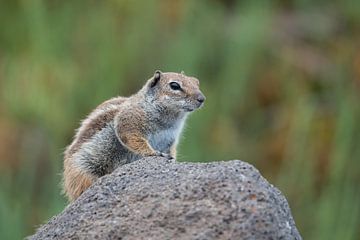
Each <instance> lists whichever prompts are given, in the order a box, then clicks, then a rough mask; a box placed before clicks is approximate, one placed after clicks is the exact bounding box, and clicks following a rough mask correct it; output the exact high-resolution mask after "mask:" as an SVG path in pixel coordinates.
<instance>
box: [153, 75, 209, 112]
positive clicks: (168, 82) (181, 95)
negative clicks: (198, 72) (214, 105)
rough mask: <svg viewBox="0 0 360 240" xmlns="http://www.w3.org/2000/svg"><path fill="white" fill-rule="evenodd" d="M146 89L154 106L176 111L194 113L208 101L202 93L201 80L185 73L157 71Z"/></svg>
mask: <svg viewBox="0 0 360 240" xmlns="http://www.w3.org/2000/svg"><path fill="white" fill-rule="evenodd" d="M146 87H147V90H148V93H150V95H151V99H152V102H153V103H154V104H160V105H161V106H162V107H166V108H167V109H171V110H174V111H179V110H180V111H183V112H192V111H194V110H195V109H198V108H200V107H201V106H202V105H203V104H204V101H205V99H206V98H205V96H204V94H203V93H202V92H201V91H200V88H199V80H198V79H196V78H194V77H189V76H186V75H185V74H184V73H183V72H181V73H173V72H167V73H162V72H161V71H159V70H157V71H156V72H155V74H154V76H153V77H152V78H151V79H149V80H148V83H147V84H146Z"/></svg>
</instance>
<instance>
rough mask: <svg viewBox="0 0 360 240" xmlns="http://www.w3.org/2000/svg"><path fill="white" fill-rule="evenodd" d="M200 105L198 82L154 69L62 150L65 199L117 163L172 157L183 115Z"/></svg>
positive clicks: (112, 101) (102, 109)
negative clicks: (137, 86)
mask: <svg viewBox="0 0 360 240" xmlns="http://www.w3.org/2000/svg"><path fill="white" fill-rule="evenodd" d="M204 101H205V96H204V95H203V94H202V92H201V91H200V89H199V80H198V79H196V78H194V77H189V76H186V75H185V74H184V73H183V72H182V73H171V72H169V73H162V72H161V71H156V72H155V74H154V76H153V77H152V78H150V79H149V80H148V81H147V82H146V84H145V86H144V87H143V88H142V89H141V90H140V91H139V92H137V93H136V94H134V95H132V96H130V97H128V98H125V97H116V98H112V99H110V100H108V101H105V102H104V103H102V104H101V105H99V106H98V107H97V108H96V109H95V110H94V111H93V112H92V113H90V115H89V116H88V117H87V118H86V119H85V120H84V121H83V122H82V124H81V126H80V128H79V129H78V130H77V132H76V135H75V138H74V140H73V142H72V143H71V145H70V146H68V147H67V149H66V151H65V156H64V176H63V184H64V192H65V194H66V195H67V197H68V198H69V200H70V201H73V200H75V199H76V198H77V197H79V196H80V195H81V194H82V193H83V191H85V190H86V189H87V188H88V187H89V186H90V185H91V184H92V183H93V182H94V181H95V180H96V179H97V178H99V177H101V176H103V175H105V174H108V173H111V172H112V171H113V170H114V169H115V168H116V167H118V166H120V165H123V164H126V163H130V162H132V161H135V160H138V159H140V158H141V157H145V156H163V157H166V158H169V159H171V158H175V157H176V145H177V143H178V139H179V135H180V133H181V131H182V128H183V126H184V122H185V120H186V117H187V115H188V114H189V113H190V112H192V111H194V110H195V109H198V108H200V107H201V106H202V105H203V103H204Z"/></svg>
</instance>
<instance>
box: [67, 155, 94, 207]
mask: <svg viewBox="0 0 360 240" xmlns="http://www.w3.org/2000/svg"><path fill="white" fill-rule="evenodd" d="M93 181H94V177H93V176H91V175H90V174H87V173H86V172H84V171H83V170H81V169H79V168H78V167H76V166H74V164H72V163H71V162H70V161H68V160H65V164H64V182H63V185H64V192H65V193H66V196H67V197H68V199H69V200H70V201H74V200H75V199H76V198H78V197H79V196H80V195H81V194H82V193H83V192H84V191H85V190H86V189H88V188H89V187H90V186H91V184H92V183H93Z"/></svg>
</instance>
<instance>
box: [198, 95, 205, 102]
mask: <svg viewBox="0 0 360 240" xmlns="http://www.w3.org/2000/svg"><path fill="white" fill-rule="evenodd" d="M205 99H206V97H205V96H204V95H203V94H201V93H200V94H199V95H198V97H197V100H198V102H200V103H203V102H205Z"/></svg>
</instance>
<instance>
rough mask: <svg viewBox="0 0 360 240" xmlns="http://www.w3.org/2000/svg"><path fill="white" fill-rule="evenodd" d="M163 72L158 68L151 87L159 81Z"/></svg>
mask: <svg viewBox="0 0 360 240" xmlns="http://www.w3.org/2000/svg"><path fill="white" fill-rule="evenodd" d="M161 75H162V72H161V71H160V70H156V71H155V74H154V77H153V79H152V80H151V83H150V87H151V88H153V87H155V86H156V84H157V83H158V82H159V80H160V78H161Z"/></svg>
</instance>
